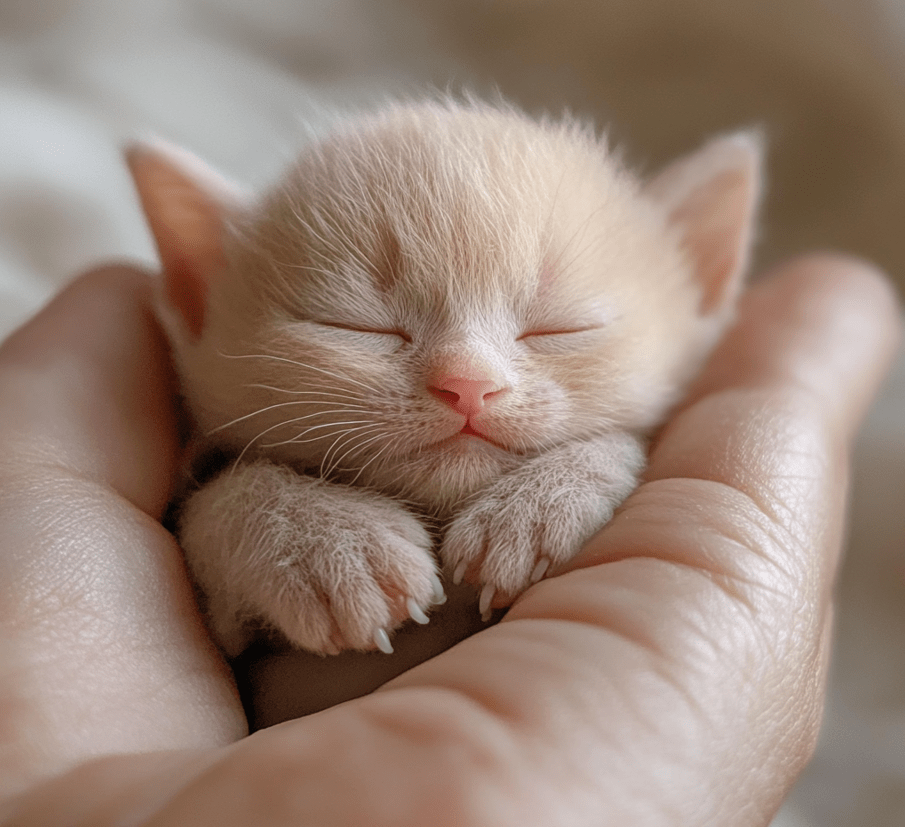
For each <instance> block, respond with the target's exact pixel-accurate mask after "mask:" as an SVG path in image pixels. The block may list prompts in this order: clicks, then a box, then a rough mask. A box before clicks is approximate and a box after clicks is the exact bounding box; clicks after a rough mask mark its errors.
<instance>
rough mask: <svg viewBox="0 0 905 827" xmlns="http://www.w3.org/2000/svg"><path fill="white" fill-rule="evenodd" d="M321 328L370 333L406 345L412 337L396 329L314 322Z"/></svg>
mask: <svg viewBox="0 0 905 827" xmlns="http://www.w3.org/2000/svg"><path fill="white" fill-rule="evenodd" d="M316 324H319V325H321V327H332V328H333V329H334V330H348V331H349V332H350V333H370V334H373V335H375V336H396V337H398V338H400V339H402V341H403V342H405V343H406V344H411V341H412V337H411V336H409V335H408V333H406V332H405V331H404V330H399V329H398V328H393V329H384V328H379V327H364V326H362V327H359V326H357V325H351V324H345V323H343V322H316Z"/></svg>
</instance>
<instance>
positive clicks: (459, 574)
mask: <svg viewBox="0 0 905 827" xmlns="http://www.w3.org/2000/svg"><path fill="white" fill-rule="evenodd" d="M467 568H468V563H466V562H465V561H464V560H463V561H462V562H461V563H459V565H458V566H456V570H455V571H454V572H453V583H455V585H457V586H458V585H459V583H461V582H462V578H463V577H465V569H467Z"/></svg>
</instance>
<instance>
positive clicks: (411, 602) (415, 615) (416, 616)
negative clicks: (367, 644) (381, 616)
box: [381, 597, 430, 631]
mask: <svg viewBox="0 0 905 827" xmlns="http://www.w3.org/2000/svg"><path fill="white" fill-rule="evenodd" d="M405 606H406V608H407V609H408V610H409V616H410V617H411V618H412V620H414V621H415V623H420V624H421V625H422V626H424V625H425V624H426V623H428V622H429V620H430V618H429V617H428V616H427V615H426V614H424V612H423V611H421V607H420V606H419V605H418V604H417V603H416V602H415V598H414V597H410V598H409V599H408V600H406V601H405ZM381 631H382V630H381Z"/></svg>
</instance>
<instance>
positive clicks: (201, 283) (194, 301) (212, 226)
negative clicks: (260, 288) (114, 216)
mask: <svg viewBox="0 0 905 827" xmlns="http://www.w3.org/2000/svg"><path fill="white" fill-rule="evenodd" d="M125 154H126V162H127V164H128V165H129V170H130V171H131V173H132V178H133V180H134V181H135V186H136V188H137V190H138V195H139V198H140V199H141V205H142V208H143V209H144V213H145V216H146V217H147V220H148V224H149V226H150V228H151V233H152V234H153V236H154V240H155V242H156V243H157V251H158V253H159V254H160V261H161V264H162V265H163V288H164V297H165V299H166V301H167V303H168V304H169V305H170V307H171V308H172V309H173V310H175V311H177V313H178V314H179V316H180V317H181V318H182V320H183V321H184V322H185V325H186V327H187V328H188V331H189V332H190V334H191V335H192V336H196V337H197V336H199V335H200V334H201V331H202V329H203V327H204V316H205V309H206V304H207V292H208V286H209V284H210V280H211V278H212V277H213V275H214V274H215V272H216V271H217V270H218V269H219V268H221V267H222V266H223V263H224V257H223V236H224V229H225V223H226V221H227V220H228V218H229V216H230V215H231V214H235V213H238V212H239V210H240V209H241V207H242V205H243V204H244V202H245V197H244V195H243V194H242V193H241V192H240V191H239V190H238V189H237V188H236V187H234V186H233V185H232V184H230V183H229V182H227V181H226V180H225V179H223V178H222V177H221V176H220V175H219V174H218V173H216V172H214V171H213V170H211V169H210V168H209V167H208V166H207V165H206V164H204V163H203V162H202V161H200V160H199V159H197V158H195V157H194V156H193V155H191V154H190V153H188V152H186V151H184V150H182V149H178V148H177V147H174V146H170V145H168V144H164V143H162V142H155V143H136V144H132V145H131V146H129V147H127V148H126V153H125Z"/></svg>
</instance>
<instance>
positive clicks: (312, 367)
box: [218, 351, 379, 393]
mask: <svg viewBox="0 0 905 827" xmlns="http://www.w3.org/2000/svg"><path fill="white" fill-rule="evenodd" d="M218 355H220V356H222V357H223V358H224V359H273V360H274V361H275V362H284V363H285V364H287V365H295V367H297V368H304V369H305V370H314V371H317V372H318V373H323V374H324V375H325V376H332V377H333V378H334V379H339V381H340V382H351V383H352V384H354V385H358V386H359V387H362V388H364V389H365V390H367V391H370V392H371V393H379V391H378V389H377V388H373V387H371V386H370V385H366V384H365V383H364V382H359V381H358V380H357V379H352V378H350V377H348V376H341V375H340V374H338V373H333V372H332V371H329V370H327V369H326V368H319V367H316V366H315V365H306V364H305V363H304V362H297V361H295V360H294V359H288V358H286V357H285V356H274V355H273V354H272V353H224V352H223V351H218Z"/></svg>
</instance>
